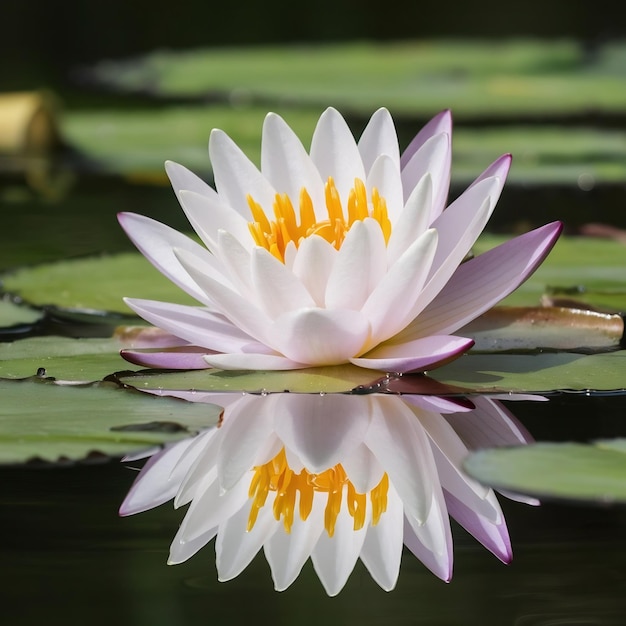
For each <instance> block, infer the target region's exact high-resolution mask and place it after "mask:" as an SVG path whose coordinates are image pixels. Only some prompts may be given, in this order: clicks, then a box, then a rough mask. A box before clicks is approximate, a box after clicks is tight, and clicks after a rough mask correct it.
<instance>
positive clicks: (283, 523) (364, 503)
mask: <svg viewBox="0 0 626 626" xmlns="http://www.w3.org/2000/svg"><path fill="white" fill-rule="evenodd" d="M167 393H171V394H172V395H177V396H179V397H183V398H187V399H193V400H195V401H205V402H213V403H217V404H220V405H222V406H224V407H225V409H224V413H223V420H222V422H221V424H220V425H219V426H218V427H215V428H213V429H210V430H207V431H205V432H203V433H201V434H200V435H198V436H197V437H195V438H191V439H187V440H184V441H181V442H178V443H175V444H172V445H170V446H168V447H166V448H165V449H164V450H162V451H159V452H157V453H156V454H154V455H153V456H152V457H151V458H150V459H149V460H148V461H147V462H146V464H145V465H144V467H143V469H142V470H141V472H140V474H139V476H138V477H137V479H136V480H135V482H134V484H133V486H132V488H131V490H130V492H129V493H128V495H127V497H126V499H125V500H124V502H123V504H122V506H121V508H120V513H121V514H122V515H131V514H134V513H139V512H142V511H145V510H147V509H151V508H153V507H156V506H158V505H160V504H163V503H164V502H167V501H168V500H170V499H172V498H173V499H174V505H175V506H176V507H180V506H184V505H187V504H189V508H188V510H187V512H186V515H185V517H184V520H183V522H182V524H181V526H180V528H179V530H178V533H177V534H176V537H175V539H174V540H173V542H172V545H171V549H170V557H169V562H170V563H171V564H176V563H181V562H183V561H185V560H187V559H189V558H190V557H191V556H193V555H194V554H195V553H196V552H197V551H198V550H200V549H201V548H202V547H203V546H205V545H206V544H207V543H208V542H210V541H211V540H212V539H213V538H215V550H216V556H217V559H216V562H217V570H218V576H219V579H220V580H221V581H226V580H230V579H232V578H234V577H236V576H237V575H238V574H240V573H241V572H242V571H243V570H244V569H245V568H246V567H247V565H248V564H249V563H250V562H251V560H252V559H253V558H254V557H255V555H256V554H257V553H258V552H259V550H260V549H261V548H263V549H264V552H265V556H266V558H267V561H268V563H269V566H270V569H271V573H272V578H273V580H274V585H275V588H276V589H277V590H284V589H286V588H287V587H288V586H289V585H291V583H293V582H294V580H295V579H296V578H297V577H298V574H299V573H300V571H301V569H302V567H303V566H304V564H305V562H306V561H307V560H308V559H309V557H310V558H311V560H312V562H313V566H314V568H315V571H316V572H317V575H318V576H319V579H320V581H321V582H322V585H323V586H324V588H325V590H326V592H327V593H328V594H329V595H336V594H337V593H339V591H340V590H341V589H342V587H343V586H344V585H345V583H346V581H347V579H348V577H349V575H350V573H351V572H352V570H353V568H354V566H355V563H356V561H357V559H359V558H360V559H361V560H362V562H363V563H364V564H365V566H366V567H367V569H368V570H369V572H370V574H371V575H372V577H373V578H374V580H375V581H376V582H377V583H378V584H379V585H380V586H381V587H382V588H383V589H385V590H391V589H393V588H394V586H395V584H396V581H397V578H398V574H399V569H400V560H401V556H402V551H403V545H404V546H406V547H407V548H408V549H409V550H410V551H411V552H412V553H413V554H414V555H415V556H416V557H417V558H418V559H420V561H422V563H423V564H424V565H426V567H428V568H429V569H430V570H431V571H432V572H434V573H435V574H436V575H437V576H439V577H440V578H441V579H443V580H445V581H449V580H450V579H451V577H452V562H453V553H452V536H451V532H450V521H449V515H451V516H452V517H454V518H455V519H456V520H457V521H458V522H459V523H460V524H461V525H462V526H463V527H465V528H466V529H467V530H468V531H469V532H470V533H471V534H472V535H473V536H474V537H475V538H476V539H477V540H478V541H480V542H481V543H482V544H483V545H484V546H486V547H487V548H488V549H489V550H490V551H491V552H493V553H494V554H495V555H496V556H497V557H498V558H499V559H501V560H502V561H504V562H505V563H506V562H509V561H510V560H511V546H510V542H509V537H508V532H507V528H506V523H505V520H504V517H503V514H502V511H501V509H500V505H499V504H498V501H497V499H496V497H495V494H494V492H493V491H492V490H491V489H489V488H486V487H484V486H482V485H480V484H479V483H477V482H476V481H474V480H473V479H471V478H470V477H469V476H467V475H466V474H465V473H464V471H463V469H462V466H461V464H462V461H463V458H464V457H465V455H466V454H467V452H468V450H469V449H473V448H478V447H487V446H494V445H516V444H517V445H520V444H524V443H527V442H528V441H530V439H531V438H530V435H528V434H527V433H526V431H525V430H524V428H523V427H522V426H521V425H520V424H519V423H518V422H517V421H516V419H515V418H514V417H513V416H512V415H511V414H510V413H509V412H508V411H507V410H506V409H505V408H504V406H503V405H502V403H500V402H498V401H497V400H491V399H489V398H475V399H474V398H472V403H473V404H471V403H467V402H466V401H463V400H458V399H445V398H438V397H432V396H428V397H427V396H408V395H406V396H396V395H391V394H390V395H377V394H371V395H348V394H345V395H344V394H325V395H319V394H294V393H283V394H269V395H267V396H262V395H239V394H233V393H231V394H215V393H193V394H192V393H191V392H167Z"/></svg>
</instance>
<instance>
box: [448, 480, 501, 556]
mask: <svg viewBox="0 0 626 626" xmlns="http://www.w3.org/2000/svg"><path fill="white" fill-rule="evenodd" d="M444 497H445V499H446V505H447V507H448V513H449V514H450V515H451V516H452V517H453V518H454V519H455V520H456V521H457V522H458V523H459V524H461V526H463V528H465V530H467V532H468V533H470V535H472V536H473V537H474V538H476V539H477V540H478V541H480V543H482V544H483V546H485V548H487V550H489V551H490V552H492V553H493V554H495V555H496V556H497V557H498V558H499V559H500V560H501V561H502V562H503V563H510V562H511V560H512V558H513V552H512V550H511V540H510V539H509V533H508V530H507V527H506V522H505V521H504V515H502V513H500V515H499V518H498V521H496V522H493V521H491V520H488V519H486V518H484V517H483V516H481V515H479V514H478V513H477V512H476V511H475V510H474V509H473V508H471V507H468V506H467V505H466V504H464V503H463V502H461V501H460V500H458V499H457V498H455V497H454V496H453V495H452V494H450V493H448V492H447V491H444ZM490 497H491V498H493V500H495V495H494V494H493V492H492V493H491V496H490ZM493 506H499V505H498V504H497V502H495V503H494V505H493Z"/></svg>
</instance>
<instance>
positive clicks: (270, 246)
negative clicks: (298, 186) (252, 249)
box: [248, 177, 391, 262]
mask: <svg viewBox="0 0 626 626" xmlns="http://www.w3.org/2000/svg"><path fill="white" fill-rule="evenodd" d="M325 196H326V210H327V212H328V219H326V220H322V221H320V222H318V221H316V219H317V218H316V217H315V211H314V210H313V202H312V200H311V196H310V195H309V194H308V192H307V190H306V189H305V188H304V187H303V188H302V190H301V191H300V206H299V214H300V223H298V222H297V219H296V212H295V210H294V208H293V205H292V203H291V200H290V199H289V196H288V195H287V194H285V193H282V194H281V193H277V194H276V199H275V200H274V218H275V219H274V221H272V222H270V220H269V219H268V218H267V216H266V215H265V212H264V211H263V208H262V207H261V205H260V204H259V203H258V202H256V201H255V200H254V198H252V196H250V195H248V205H249V206H250V210H251V211H252V218H253V221H252V222H250V223H249V224H248V226H249V228H250V232H251V233H252V237H253V238H254V241H255V243H256V244H257V245H258V246H262V247H263V248H265V249H266V250H269V251H270V252H271V253H272V254H273V255H274V256H275V257H276V258H277V259H279V260H280V261H282V262H284V261H285V249H286V247H287V244H289V243H290V242H292V241H293V243H294V244H295V246H296V247H298V246H299V245H300V241H301V240H302V239H303V238H305V237H309V236H310V235H319V236H320V237H323V238H324V239H326V241H328V243H330V244H332V245H333V246H334V247H335V248H337V249H339V248H340V247H341V244H342V243H343V240H344V238H345V236H346V233H347V232H348V231H349V230H350V227H351V226H352V224H354V222H356V221H358V220H364V219H365V218H366V217H371V218H373V219H375V220H376V221H377V222H378V223H379V224H380V227H381V230H382V231H383V235H384V237H385V242H388V241H389V236H390V235H391V222H390V221H389V217H388V215H387V203H386V202H385V199H384V198H383V197H381V196H380V194H379V193H378V190H377V189H376V188H375V187H374V188H373V189H372V193H371V201H370V202H368V198H367V190H366V188H365V183H364V182H363V181H362V180H361V179H359V178H355V179H354V187H353V188H352V189H351V190H350V193H349V195H348V207H347V208H348V214H347V215H345V214H344V210H343V207H342V206H341V199H340V197H339V192H338V191H337V187H336V186H335V181H334V180H333V179H332V177H329V178H328V181H327V182H326V185H325Z"/></svg>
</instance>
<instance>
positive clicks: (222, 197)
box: [119, 108, 561, 372]
mask: <svg viewBox="0 0 626 626" xmlns="http://www.w3.org/2000/svg"><path fill="white" fill-rule="evenodd" d="M451 132H452V122H451V116H450V113H449V112H448V111H444V112H443V113H441V114H439V115H438V116H436V117H435V118H434V119H433V120H431V122H429V123H428V124H427V125H426V126H425V127H424V128H423V129H422V131H421V132H420V133H419V134H418V135H417V136H416V137H415V139H414V140H413V141H412V142H411V144H410V145H409V147H408V148H407V150H406V151H405V152H404V154H402V156H401V155H400V151H399V148H398V140H397V136H396V131H395V127H394V124H393V120H392V118H391V115H390V114H389V112H388V111H387V110H386V109H380V110H378V111H377V112H376V113H374V115H373V116H372V118H371V119H370V121H369V123H368V125H367V127H366V128H365V130H364V132H363V134H362V135H361V138H360V140H359V141H358V142H357V141H356V140H355V138H354V137H353V135H352V133H351V132H350V130H349V128H348V125H347V123H346V122H345V120H344V119H343V117H342V116H341V115H340V114H339V113H338V112H337V111H336V110H335V109H332V108H329V109H327V110H326V111H325V112H324V113H323V114H322V116H321V117H320V119H319V122H318V124H317V127H316V128H315V131H314V133H313V138H312V142H311V149H310V152H309V153H307V151H306V150H305V148H304V147H303V145H302V143H301V142H300V140H299V139H298V138H297V137H296V135H295V134H294V132H293V131H292V130H291V129H290V128H289V126H287V124H286V123H285V122H284V121H283V119H282V118H281V117H279V116H278V115H275V114H273V113H270V114H269V115H268V116H267V117H266V119H265V123H264V126H263V138H262V156H261V169H260V170H259V169H257V167H255V166H254V165H253V164H252V162H251V161H250V160H249V159H248V158H247V157H246V156H245V155H244V154H243V153H242V152H241V150H240V149H239V148H238V147H237V146H236V145H235V144H234V143H233V141H232V140H231V139H230V138H229V137H228V136H227V135H226V134H225V133H223V132H222V131H219V130H214V131H213V132H212V133H211V137H210V141H209V154H210V157H211V162H212V165H213V172H214V178H215V189H213V188H211V187H209V186H208V185H207V184H205V183H204V182H202V181H201V180H200V179H199V178H198V177H196V176H195V175H194V174H192V173H191V172H190V171H188V170H187V169H185V168H184V167H182V166H181V165H178V164H176V163H171V162H168V163H167V164H166V169H167V172H168V175H169V177H170V180H171V182H172V186H173V188H174V190H175V192H176V194H177V197H178V199H179V201H180V204H181V205H182V208H183V210H184V211H185V214H186V215H187V218H188V219H189V221H190V223H191V225H192V226H193V228H194V229H195V231H196V233H197V235H198V236H199V238H200V239H201V240H202V242H203V243H204V246H203V245H200V244H198V243H196V242H195V241H194V240H192V239H190V238H188V237H187V236H185V235H182V234H180V233H178V232H176V231H174V230H172V229H171V228H169V227H167V226H165V225H163V224H161V223H159V222H155V221H153V220H151V219H149V218H147V217H143V216H140V215H136V214H132V213H123V214H121V215H120V218H119V219H120V223H121V224H122V226H123V228H124V229H125V230H126V232H127V233H128V235H129V236H130V238H131V239H132V241H133V242H134V243H135V245H136V246H137V247H138V248H139V250H140V251H141V252H142V253H143V254H144V255H145V256H146V257H147V258H148V260H150V261H151V263H153V265H155V266H156V267H157V268H158V269H159V270H160V271H161V272H162V273H163V274H165V276H167V277H168V278H169V279H171V280H172V281H174V282H175V283H176V284H177V285H178V286H180V287H181V288H182V289H183V290H184V291H186V292H187V293H188V294H190V295H191V296H193V297H194V298H195V299H196V300H197V301H198V302H199V303H200V304H201V306H197V307H193V306H183V305H179V304H171V303H164V302H155V301H148V300H139V299H132V298H129V299H127V300H126V302H127V304H128V305H129V306H130V307H131V309H133V310H134V311H135V312H136V313H137V314H138V315H140V316H141V317H143V318H144V319H146V320H147V321H149V322H151V323H152V324H154V325H155V326H158V327H160V328H161V329H163V330H164V331H166V332H167V333H169V334H171V335H174V336H175V337H177V338H178V344H179V347H180V349H178V350H172V349H169V350H168V351H165V352H156V353H155V352H149V353H142V352H140V351H134V350H125V351H123V353H122V354H123V356H124V357H125V358H127V359H128V360H130V361H132V362H134V363H137V364H140V365H145V366H149V367H168V368H205V367H217V368H223V369H263V370H285V369H295V368H304V367H312V366H320V365H335V364H341V363H348V362H350V363H353V364H356V365H358V366H361V367H365V368H371V369H375V370H381V371H387V372H410V371H424V370H427V369H432V368H434V367H436V366H438V365H441V364H442V363H445V362H447V361H449V360H451V359H453V358H455V357H457V356H458V355H460V354H462V353H463V352H465V351H466V350H468V349H469V348H470V347H471V345H472V340H471V339H467V338H464V337H457V336H455V335H453V334H452V333H453V332H454V331H455V330H457V329H459V328H461V327H462V326H464V325H465V324H467V323H468V322H470V321H471V320H473V319H474V318H475V317H477V316H478V315H480V314H481V313H483V312H484V311H486V310H487V309H489V308H491V307H492V306H493V305H494V304H496V303H497V302H498V301H499V300H501V299H502V298H503V297H505V296H506V295H508V294H509V293H510V292H511V291H513V290H514V289H515V288H516V287H517V286H518V285H519V284H520V283H521V282H523V281H524V280H525V279H526V278H527V277H528V276H529V275H530V274H532V272H533V271H534V270H535V269H536V268H537V266H538V265H539V264H540V263H541V261H542V260H543V259H544V258H545V256H546V255H547V254H548V252H549V250H550V249H551V248H552V246H553V244H554V242H555V241H556V239H557V237H558V235H559V233H560V230H561V224H560V223H552V224H548V225H546V226H544V227H542V228H539V229H537V230H535V231H532V232H529V233H527V234H525V235H522V236H520V237H517V238H516V239H513V240H511V241H509V242H507V243H505V244H503V245H501V246H499V247H497V248H494V249H493V250H491V251H489V252H487V253H484V254H482V255H480V256H478V257H476V258H473V259H471V260H469V261H467V262H465V263H462V262H463V260H464V259H465V258H466V256H467V255H468V252H469V251H470V249H471V247H472V246H473V245H474V242H475V241H476V239H477V238H478V236H479V235H480V233H481V232H482V230H483V228H484V227H485V224H486V223H487V221H488V219H489V217H490V215H491V213H492V211H493V209H494V207H495V205H496V202H497V200H498V198H499V196H500V192H501V190H502V187H503V184H504V180H505V178H506V175H507V172H508V169H509V166H510V162H511V157H510V155H504V156H502V157H501V158H499V159H498V160H497V161H495V162H494V163H493V164H492V165H490V166H489V167H488V168H487V169H486V170H485V171H484V172H483V173H482V174H481V175H480V176H479V177H478V178H477V179H476V180H475V181H474V182H473V183H472V184H471V185H470V187H469V188H468V189H467V190H466V191H465V192H464V193H463V194H462V195H461V196H460V197H459V198H457V199H456V200H455V201H454V202H452V203H451V204H450V205H449V206H448V207H447V208H445V206H446V200H447V196H448V188H449V182H450V161H451V144H450V142H451ZM444 208H445V210H444ZM205 246H206V247H205Z"/></svg>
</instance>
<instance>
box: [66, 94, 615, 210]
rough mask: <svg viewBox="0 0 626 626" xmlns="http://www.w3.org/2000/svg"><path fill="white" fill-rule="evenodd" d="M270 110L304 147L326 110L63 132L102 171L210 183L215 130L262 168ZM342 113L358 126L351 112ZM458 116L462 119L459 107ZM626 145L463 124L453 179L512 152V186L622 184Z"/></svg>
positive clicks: (585, 135)
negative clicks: (184, 171)
mask: <svg viewBox="0 0 626 626" xmlns="http://www.w3.org/2000/svg"><path fill="white" fill-rule="evenodd" d="M329 102H334V100H330V101H329ZM375 108H376V107H373V108H372V109H371V110H369V111H368V113H369V114H371V113H372V112H373V111H374V110H375ZM268 110H272V111H274V112H275V113H279V114H282V115H283V116H284V117H285V120H286V121H287V122H288V123H289V125H290V126H291V127H292V128H293V130H294V132H295V133H296V134H297V135H298V136H299V137H300V138H301V139H302V141H303V143H304V145H308V144H309V143H310V138H311V134H312V132H313V129H314V128H315V124H316V123H317V120H318V118H319V115H320V113H321V112H322V110H323V107H315V108H313V109H297V108H296V109H294V108H293V107H286V106H284V105H281V104H279V103H276V104H269V105H268V104H263V106H251V107H243V108H241V107H239V108H233V107H228V106H222V105H214V106H212V107H211V108H208V107H206V106H205V105H204V104H203V105H202V106H186V107H179V106H175V107H168V108H166V109H157V110H154V109H148V108H146V109H141V110H132V111H120V110H117V109H114V110H110V111H109V110H97V111H77V112H72V113H68V115H67V116H66V117H67V119H66V120H65V122H64V130H65V135H66V136H67V139H68V141H69V142H71V144H72V145H74V146H75V147H76V148H77V149H78V150H80V151H81V152H82V153H84V154H88V155H89V156H90V157H91V159H92V160H93V161H94V163H97V166H98V168H99V169H101V170H105V171H108V172H115V173H124V174H128V175H130V176H133V177H134V178H136V179H143V180H152V181H153V182H156V183H160V184H167V178H166V176H165V172H164V168H163V162H164V161H165V160H166V159H170V160H173V161H177V162H179V163H182V164H184V165H186V166H187V167H189V168H191V169H192V170H194V171H195V172H197V173H198V174H200V175H203V176H204V177H205V178H207V179H210V178H211V176H212V170H211V163H210V162H209V158H208V155H207V140H208V137H209V133H210V132H211V130H212V129H213V128H220V129H222V130H224V131H225V132H227V133H228V134H229V135H230V136H231V137H232V138H233V139H234V140H235V142H236V143H237V145H238V146H239V147H240V148H241V149H242V150H243V151H244V152H245V154H246V155H247V156H248V157H249V158H250V159H252V161H253V162H255V163H259V162H260V153H261V150H260V148H261V129H262V125H263V118H264V117H265V115H266V114H267V111H268ZM439 110H440V109H439V108H430V109H428V111H424V112H423V113H422V114H423V115H424V118H426V115H427V114H428V115H429V116H432V115H434V114H435V113H437V112H438V111H439ZM342 112H343V113H345V114H346V116H347V118H348V121H349V123H350V122H352V120H350V117H349V111H348V110H346V111H344V110H343V109H342ZM395 112H396V111H395V110H394V109H393V108H392V113H395ZM453 113H454V115H455V119H457V117H459V116H458V115H457V113H458V111H457V109H456V108H453ZM424 121H425V119H416V120H415V121H414V122H413V123H412V124H410V123H409V122H404V126H403V127H402V128H399V132H401V135H402V136H401V143H402V146H403V147H404V146H405V145H406V143H407V142H408V141H409V140H410V139H411V137H412V136H413V135H415V133H417V131H418V130H419V129H420V127H421V125H422V124H423V122H424ZM352 125H353V126H354V132H355V133H356V134H358V133H360V132H361V130H362V128H361V126H362V124H361V123H360V122H359V123H358V124H357V123H355V122H352ZM165 131H166V132H165ZM404 135H407V136H406V137H404ZM625 146H626V132H624V131H620V130H611V131H607V130H605V129H594V128H567V129H565V128H563V127H550V126H536V127H528V126H523V127H520V126H503V127H491V128H481V129H477V130H474V129H468V128H464V127H463V126H458V127H457V128H455V130H454V147H453V149H454V167H453V169H452V177H453V182H454V183H458V184H467V183H468V182H470V181H472V180H473V179H474V178H475V177H476V176H477V175H478V174H479V173H480V170H481V164H482V167H486V166H487V165H488V164H489V163H491V162H492V161H493V160H494V159H496V158H497V157H499V156H500V155H501V154H504V153H507V152H511V153H512V154H513V155H514V156H515V160H514V166H513V168H512V169H511V172H510V175H509V177H508V180H509V184H511V183H514V182H516V181H518V182H520V181H521V182H525V183H528V182H529V181H532V182H533V183H566V184H567V185H569V186H571V188H573V189H575V188H577V186H579V185H585V184H590V185H598V184H602V183H607V182H613V183H615V182H617V183H621V182H622V181H623V180H624V179H625V178H626V147H625ZM585 181H587V182H585ZM173 206H174V205H173Z"/></svg>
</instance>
